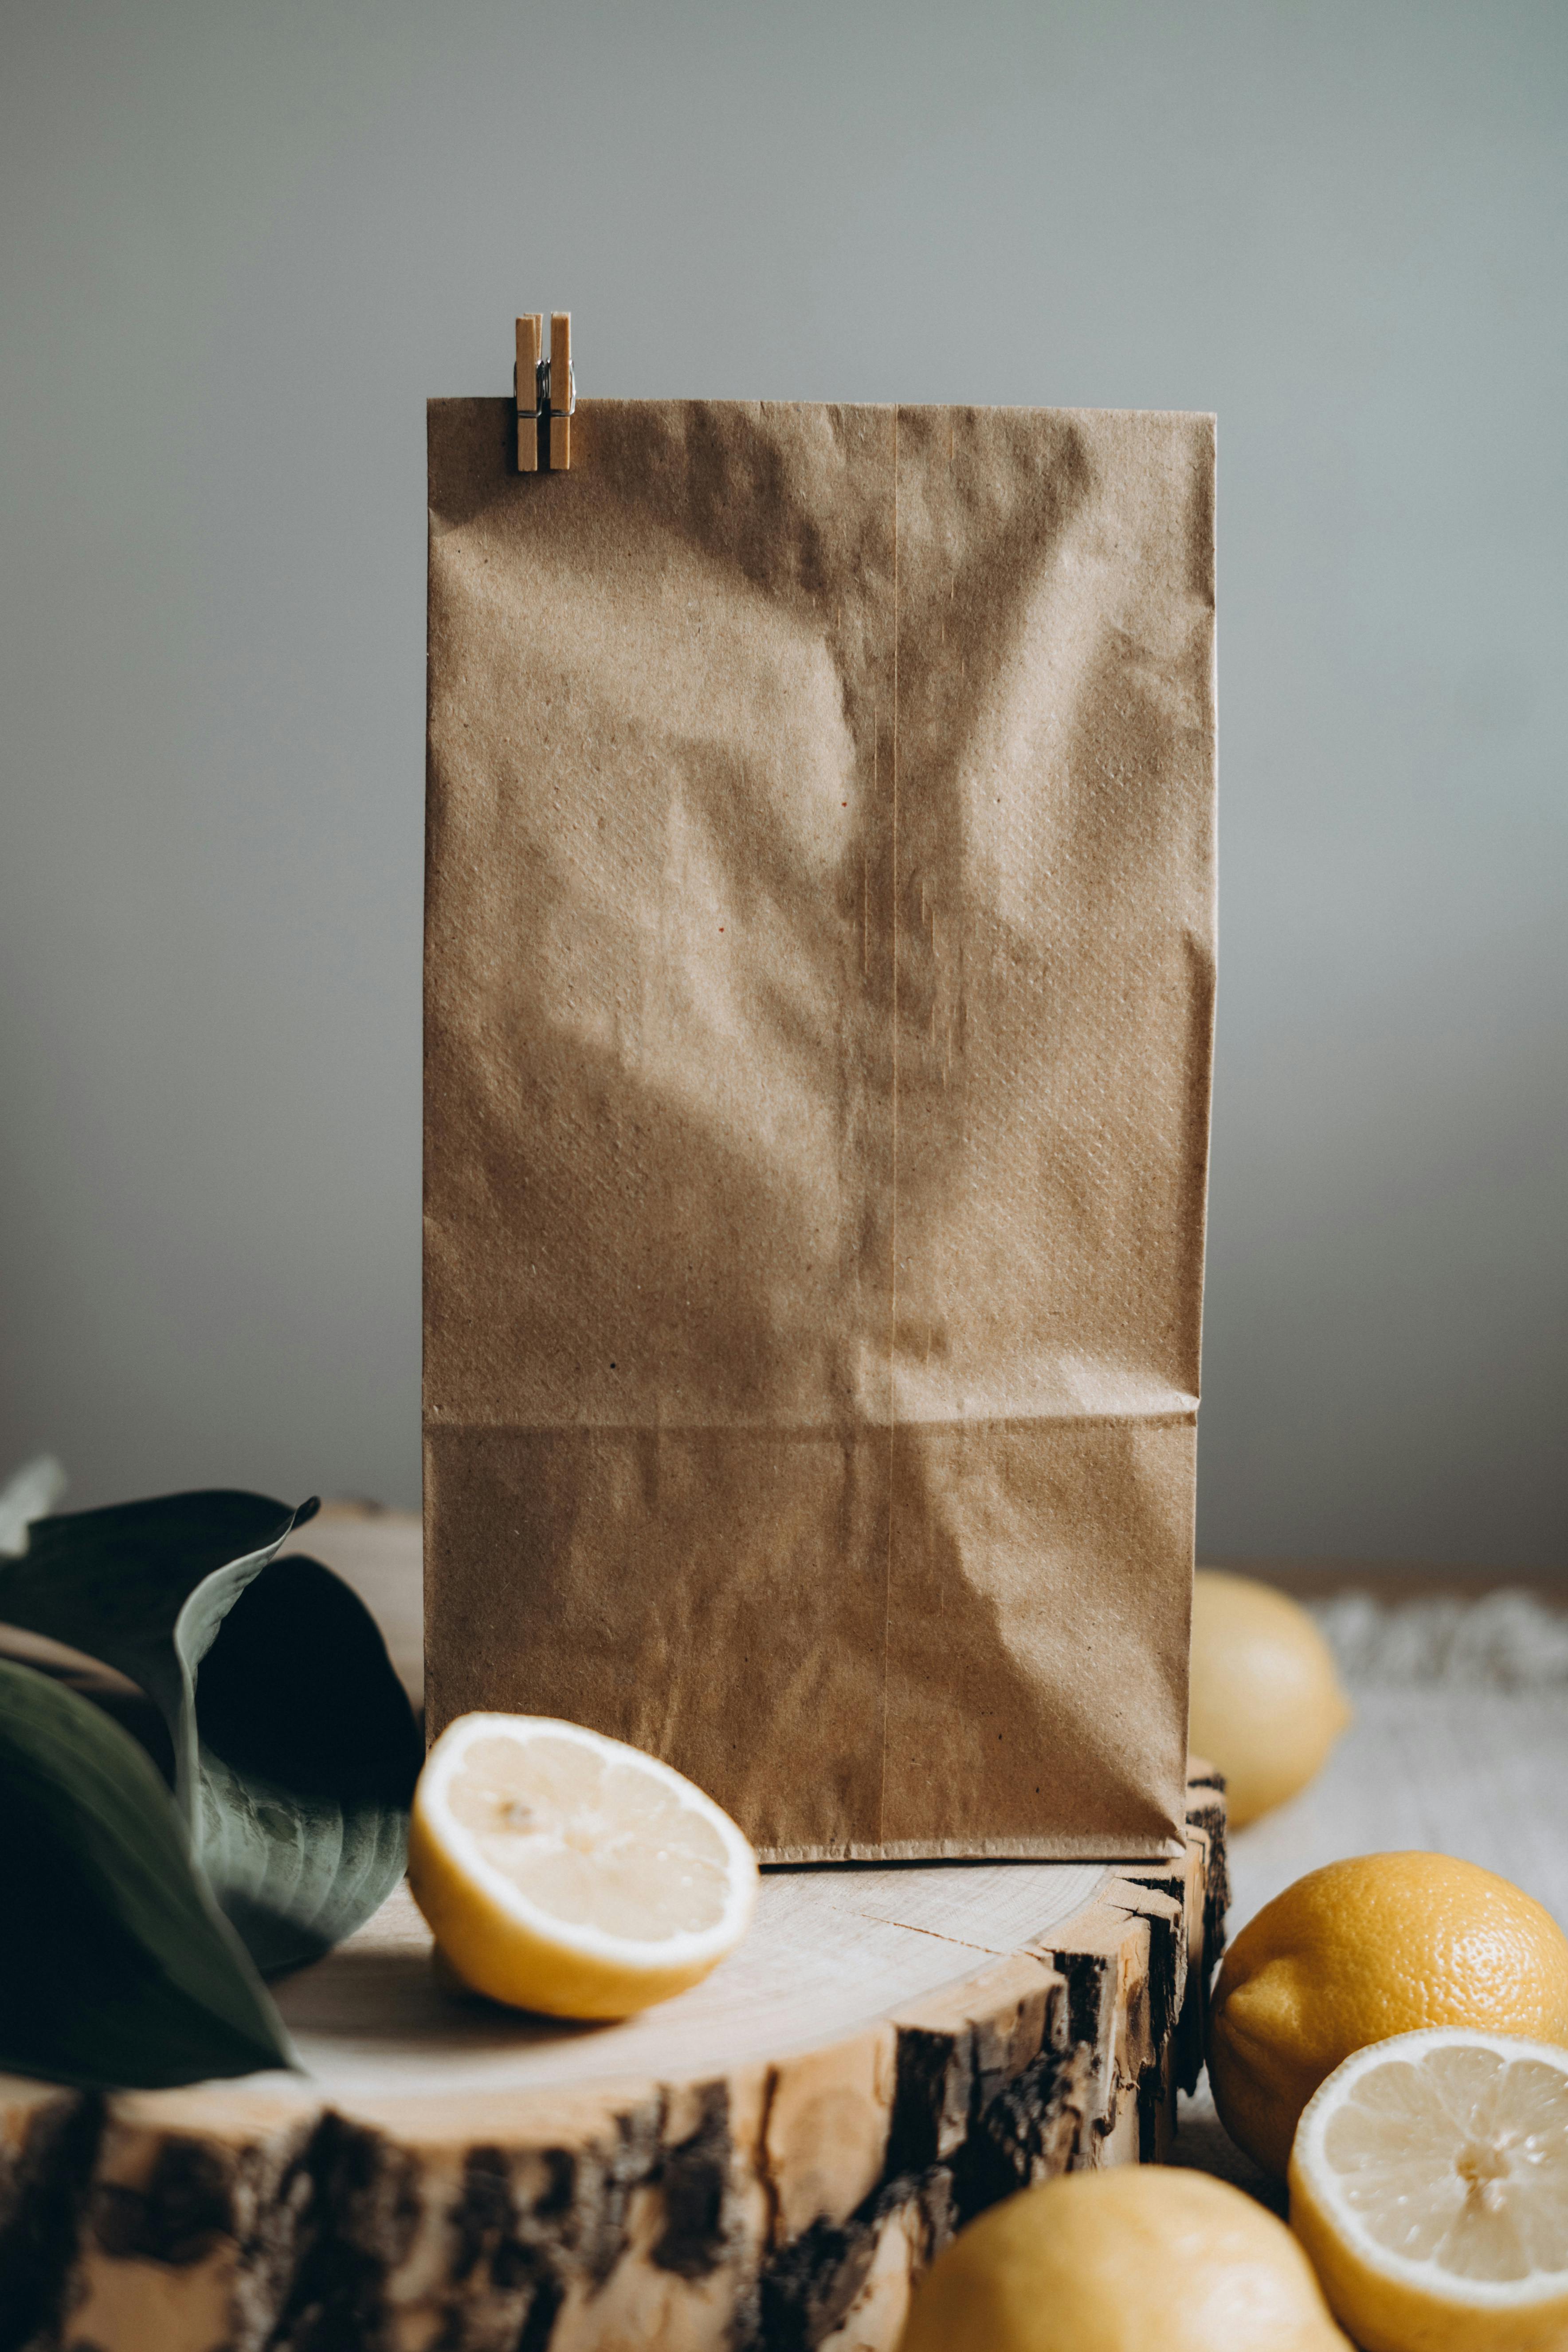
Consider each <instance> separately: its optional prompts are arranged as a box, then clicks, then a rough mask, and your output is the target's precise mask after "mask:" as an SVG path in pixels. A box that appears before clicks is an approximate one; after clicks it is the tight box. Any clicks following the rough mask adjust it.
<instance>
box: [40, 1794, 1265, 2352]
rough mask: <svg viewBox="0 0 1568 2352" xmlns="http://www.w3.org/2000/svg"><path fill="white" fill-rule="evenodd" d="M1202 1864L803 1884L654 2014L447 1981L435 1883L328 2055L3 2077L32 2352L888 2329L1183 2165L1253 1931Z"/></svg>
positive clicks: (374, 1942)
mask: <svg viewBox="0 0 1568 2352" xmlns="http://www.w3.org/2000/svg"><path fill="white" fill-rule="evenodd" d="M1189 1805H1190V1812H1189V1832H1188V1839H1187V1844H1186V1850H1185V1853H1184V1856H1183V1858H1182V1859H1181V1860H1180V1861H1178V1862H1174V1863H1170V1864H1136V1865H1127V1866H1110V1867H1101V1866H1098V1865H1077V1864H1056V1865H1053V1864H1010V1865H1009V1864H995V1865H977V1866H972V1867H967V1868H966V1867H963V1866H953V1867H934V1868H933V1867H927V1866H914V1867H907V1868H904V1869H891V1870H884V1869H853V1868H848V1869H846V1868H839V1869H824V1870H803V1871H781V1872H776V1873H772V1874H769V1875H768V1876H767V1878H766V1879H765V1881H764V1886H763V1900H762V1903H761V1906H760V1908H759V1916H758V1919H757V1923H756V1925H755V1927H753V1929H752V1935H751V1937H749V1939H748V1941H747V1943H746V1944H745V1945H744V1946H743V1947H742V1949H741V1951H740V1952H739V1953H737V1954H736V1955H735V1956H734V1957H733V1958H731V1960H730V1961H729V1962H727V1963H726V1964H725V1966H724V1967H723V1969H721V1970H719V1971H718V1972H717V1973H716V1974H715V1976H714V1977H713V1978H711V1979H709V1981H708V1983H707V1984H706V1985H703V1986H700V1987H697V1988H695V1989H694V1990H692V1991H691V1992H690V1993H688V1994H684V1995H682V1996H681V1997H680V1998H679V2000H674V2001H670V2002H668V2003H666V2004H664V2005H663V2006H662V2007H661V2008H660V2009H658V2010H657V2011H650V2012H648V2013H647V2015H646V2016H645V2017H644V2018H641V2019H638V2020H633V2021H628V2022H627V2023H626V2024H623V2025H616V2026H610V2027H592V2028H588V2027H571V2026H563V2025H562V2024H560V2023H558V2022H554V2021H544V2020H539V2019H531V2018H526V2017H520V2016H517V2015H515V2014H512V2013H510V2012H508V2011H502V2010H500V2009H498V2008H495V2007H494V2006H492V2005H490V2004H489V2003H482V2002H475V2001H454V2000H449V1999H448V1998H447V1996H446V1995H444V1994H443V1993H441V1992H440V1991H439V1990H438V1989H437V1986H436V1984H435V1980H434V1978H433V1975H432V1972H431V1969H430V1962H429V1937H428V1935H427V1934H426V1930H425V1928H424V1926H423V1923H422V1922H421V1921H420V1920H419V1917H418V1915H417V1913H416V1911H415V1910H414V1908H413V1906H412V1905H411V1903H410V1902H409V1901H408V1899H407V1897H406V1895H405V1894H403V1893H401V1892H400V1893H399V1894H398V1895H395V1897H394V1898H393V1899H392V1900H391V1902H389V1903H388V1904H387V1905H386V1906H384V1910H383V1911H382V1912H381V1913H380V1914H379V1915H378V1916H377V1918H376V1919H375V1920H374V1921H372V1922H371V1923H370V1925H369V1926H368V1927H366V1928H364V1929H363V1930H362V1931H361V1932H360V1934H359V1935H358V1936H356V1937H353V1939H351V1941H350V1942H349V1943H347V1944H345V1945H344V1946H342V1948H340V1949H339V1950H338V1951H337V1952H335V1953H332V1954H331V1955H330V1956H329V1957H328V1958H326V1959H325V1960H323V1961H321V1962H320V1963H318V1965H317V1966H316V1967H315V1968H313V1969H307V1970H303V1971H301V1972H300V1974H299V1975H297V1976H296V1977H294V1978H293V1979H289V1980H288V1981H287V1982H285V1983H284V1984H283V1985H282V1986H281V1987H280V1988H279V2003H280V2006H281V2008H282V2009H283V2011H284V2014H285V2016H286V2018H287V2019H288V2021H289V2025H290V2027H291V2029H292V2031H293V2032H294V2033H295V2036H296V2040H297V2043H298V2047H299V2051H300V2057H301V2060H302V2062H303V2064H304V2066H305V2068H306V2070H307V2071H306V2074H304V2075H303V2076H289V2075H286V2074H270V2075H258V2076H253V2077H250V2078H249V2079H248V2080H247V2081H244V2082H239V2083H226V2084H200V2085H197V2086H195V2088H193V2089H190V2090H186V2091H177V2092H161V2093H126V2094H121V2095H116V2096H114V2097H111V2098H110V2099H108V2100H103V2099H100V2098H98V2097H96V2096H91V2095H80V2094H78V2093H74V2092H69V2091H60V2090H53V2089H50V2088H48V2087H47V2086H42V2085H39V2084H26V2083H20V2082H16V2081H13V2080H5V2078H0V2278H4V2279H5V2280H6V2281H7V2282H8V2283H9V2289H10V2300H11V2305H12V2309H13V2312H14V2314H15V2316H14V2318H13V2319H12V2320H11V2321H10V2322H8V2323H0V2345H4V2346H6V2347H9V2346H11V2345H13V2344H14V2345H16V2346H21V2345H25V2344H26V2345H31V2346H36V2347H40V2352H41V2347H55V2346H64V2347H71V2352H89V2347H93V2352H217V2348H218V2347H233V2352H251V2347H254V2352H260V2347H264V2346H265V2347H273V2352H325V2347H329V2346H331V2347H344V2348H345V2352H347V2347H354V2352H358V2347H367V2352H370V2347H377V2348H378V2352H379V2347H386V2352H394V2347H395V2352H405V2347H407V2352H430V2347H437V2346H439V2347H442V2352H491V2347H503V2346H504V2347H526V2352H544V2347H550V2352H621V2347H634V2346H635V2347H661V2352H686V2348H687V2347H692V2352H695V2347H715V2352H717V2347H746V2346H767V2347H784V2352H788V2347H808V2346H810V2347H816V2346H822V2347H831V2352H882V2347H891V2346H892V2345H893V2344H894V2343H895V2341H896V2339H897V2336H898V2334H899V2331H900V2326H901V2325H902V2320H903V2315H904V2313H905V2310H906V2308H907V2305H908V2300H909V2294H910V2286H911V2283H912V2281H913V2280H914V2278H915V2277H917V2276H918V2274H919V2273H920V2271H921V2269H922V2268H923V2266H924V2264H925V2263H927V2262H928V2261H929V2259H930V2257H931V2252H933V2250H934V2249H935V2248H936V2247H937V2246H939V2245H940V2244H942V2242H945V2240H946V2238H947V2237H948V2236H949V2235H950V2234H951V2232H952V2231H953V2230H954V2229H955V2228H956V2227H957V2226H958V2225H959V2224H960V2223H961V2222H962V2221H963V2220H964V2219H965V2218H967V2216H968V2215H969V2214H971V2213H973V2212H974V2211H977V2210H981V2209H982V2208H983V2207H984V2206H985V2205H987V2204H990V2203H992V2202H994V2200H995V2199H996V2198H998V2197H1000V2196H1004V2195H1005V2194H1007V2193H1008V2192H1009V2191H1010V2190H1012V2189H1016V2188H1017V2187H1019V2186H1021V2185H1023V2184H1025V2183H1026V2182H1028V2181H1030V2180H1034V2179H1042V2178H1044V2177H1046V2176H1047V2175H1049V2174H1051V2173H1054V2172H1058V2171H1061V2170H1064V2169H1066V2168H1068V2167H1069V2166H1081V2165H1096V2164H1107V2163H1119V2162H1130V2161H1136V2160H1138V2159H1140V2158H1152V2157H1155V2156H1158V2155H1162V2154H1164V2153H1167V2152H1168V2150H1169V2146H1170V2138H1171V2132H1172V2129H1173V2117H1174V2108H1175V2096H1176V2090H1177V2086H1178V2084H1185V2085H1186V2086H1187V2087H1189V2088H1190V2087H1191V2085H1192V2084H1193V2083H1194V2082H1195V2080H1196V2077H1197V2073H1198V2069H1199V2066H1200V2064H1201V2060H1202V2048H1203V2036H1204V2025H1205V1998H1206V1990H1207V1984H1208V1979H1209V1974H1210V1969H1211V1967H1212V1963H1213V1961H1214V1959H1215V1956H1216V1954H1217V1951H1218V1948H1219V1944H1220V1941H1221V1938H1222V1936H1223V1921H1224V1909H1225V1876H1224V1859H1223V1852H1224V1801H1223V1798H1222V1797H1221V1795H1220V1793H1219V1791H1218V1790H1217V1789H1216V1788H1215V1786H1214V1785H1213V1783H1212V1780H1211V1779H1210V1778H1209V1777H1208V1776H1206V1775H1205V1773H1204V1771H1203V1770H1202V1769H1201V1768H1200V1769H1196V1770H1195V1772H1194V1780H1193V1782H1192V1785H1191V1788H1190V1790H1189Z"/></svg>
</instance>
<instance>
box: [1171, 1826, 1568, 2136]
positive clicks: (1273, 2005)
mask: <svg viewBox="0 0 1568 2352" xmlns="http://www.w3.org/2000/svg"><path fill="white" fill-rule="evenodd" d="M1426 2025H1468V2026H1473V2027H1475V2028H1477V2029H1478V2030H1479V2031H1480V2032H1491V2033H1510V2034H1522V2035H1524V2036H1525V2037H1526V2038H1528V2039H1530V2040H1533V2041H1538V2042H1568V1937H1564V1935H1563V1930H1562V1929H1561V1927H1558V1925H1557V1923H1556V1921H1555V1920H1554V1919H1553V1918H1552V1915H1551V1913H1550V1912H1548V1911H1544V1910H1542V1906H1541V1905H1540V1904H1539V1903H1536V1902H1534V1901H1532V1899H1531V1896H1530V1895H1524V1894H1521V1891H1520V1889H1519V1888H1518V1887H1517V1886H1512V1885H1510V1884H1509V1882H1508V1880H1507V1879H1506V1878H1497V1877H1494V1876H1493V1874H1492V1873H1491V1872H1490V1871H1489V1870H1481V1869H1479V1867H1478V1866H1477V1864H1475V1863H1473V1862H1455V1861H1454V1860H1453V1859H1452V1858H1451V1857H1450V1856H1449V1855H1447V1854H1443V1853H1367V1854H1362V1855H1360V1856H1359V1857H1358V1858H1357V1859H1356V1860H1354V1861H1352V1862H1331V1863H1330V1864H1328V1865H1327V1866H1326V1868H1324V1869H1322V1870H1311V1871H1309V1872H1308V1874H1307V1875H1306V1877H1305V1878H1299V1879H1298V1880H1297V1881H1296V1883H1295V1885H1293V1886H1288V1887H1287V1888H1286V1889H1285V1892H1284V1894H1283V1895H1276V1896H1275V1898H1274V1900H1273V1902H1272V1903H1268V1904H1265V1906H1264V1907H1263V1909H1262V1910H1261V1911H1259V1912H1258V1916H1257V1917H1256V1918H1255V1919H1252V1920H1250V1921H1249V1922H1248V1924H1247V1926H1246V1927H1244V1928H1243V1929H1242V1931H1241V1933H1240V1935H1239V1936H1238V1937H1237V1939H1236V1941H1235V1943H1234V1944H1232V1946H1231V1947H1230V1949H1229V1950H1228V1951H1227V1952H1226V1956H1225V1961H1224V1964H1223V1966H1222V1967H1221V1969H1220V1972H1219V1980H1218V1982H1217V1983H1216V1985H1215V1995H1214V2007H1213V2010H1212V2011H1211V2022H1210V2026H1209V2081H1210V2083H1211V2084H1213V2087H1214V2096H1215V2106H1216V2107H1217V2108H1218V2109H1219V2115H1220V2120H1221V2122H1222V2123H1223V2124H1224V2126H1225V2127H1226V2131H1227V2132H1229V2134H1230V2136H1231V2137H1232V2139H1234V2140H1235V2141H1236V2142H1237V2144H1238V2146H1240V2147H1244V2148H1245V2149H1246V2150H1247V2154H1248V2155H1249V2156H1251V2157H1253V2158H1256V2160H1257V2161H1258V2163H1259V2164H1261V2165H1265V2166H1267V2168H1268V2170H1269V2171H1270V2172H1277V2173H1283V2172H1284V2170H1285V2168H1286V2166H1287V2165H1288V2163H1289V2158H1290V2143H1291V2141H1292V2139H1293V2138H1294V2137H1295V2133H1296V2126H1297V2123H1298V2122H1299V2120H1300V2115H1301V2110H1302V2108H1303V2107H1304V2106H1305V2105H1306V2104H1307V2102H1308V2100H1309V2099H1310V2097H1311V2095H1312V2094H1313V2092H1314V2091H1315V2090H1316V2089H1317V2087H1318V2085H1319V2084H1320V2083H1322V2082H1324V2081H1326V2080H1327V2078H1328V2076H1329V2075H1331V2074H1332V2073H1333V2071H1334V2069H1335V2067H1336V2066H1338V2065H1341V2064H1342V2063H1343V2061H1344V2060H1345V2059H1347V2058H1348V2057H1350V2056H1351V2054H1352V2052H1354V2051H1357V2050H1363V2049H1365V2047H1366V2046H1367V2044H1368V2043H1369V2042H1383V2041H1386V2040H1387V2039H1388V2037H1389V2036H1390V2035H1391V2034H1395V2033H1414V2032H1416V2030H1417V2029H1418V2028H1419V2027H1422V2026H1426Z"/></svg>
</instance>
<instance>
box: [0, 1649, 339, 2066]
mask: <svg viewBox="0 0 1568 2352" xmlns="http://www.w3.org/2000/svg"><path fill="white" fill-rule="evenodd" d="M0 1873H3V1874H4V1883H5V1902H4V1905H3V1906H0V2067H6V2068H8V2069H10V2070H11V2071H13V2072H15V2073H17V2074H42V2075H45V2076H47V2077H48V2078H49V2079H50V2080H51V2081H54V2082H60V2083H81V2084H97V2085H100V2086H101V2087H106V2088H107V2087H110V2086H116V2085H121V2086H124V2087H127V2088H132V2089H160V2088H163V2087H165V2086H167V2085H169V2084H176V2083H195V2082H200V2081H202V2080H204V2079H205V2077H206V2076H208V2075H212V2074H254V2073H256V2072H257V2070H258V2068H261V2067H268V2066H292V2065H294V2064H296V2063H298V2062H297V2061H296V2059H295V2057H294V2053H293V2051H292V2050H291V2048H290V2047H289V2037H288V2034H287V2033H286V2032H285V2031H284V2028H283V2024H282V2021H281V2020H280V2019H279V2015H278V2012H277V2011H276V2010H275V2009H274V2008H273V2006H272V2003H271V2001H270V2000H268V1995H267V1991H266V1989H265V1987H264V1986H263V1985H262V1983H261V1982H260V1979H258V1976H257V1975H256V1972H255V1970H254V1969H253V1968H252V1967H251V1965H250V1962H249V1960H248V1959H247V1957H246V1954H245V1950H244V1948H243V1947H242V1945H241V1944H240V1941H239V1939H238V1937H237V1936H236V1934H235V1932H234V1930H233V1928H232V1927H230V1926H229V1925H228V1922H227V1921H226V1919H225V1918H224V1917H223V1916H222V1915H221V1913H220V1912H218V1911H217V1910H216V1907H215V1906H214V1904H213V1901H212V1898H211V1896H210V1895H209V1894H208V1892H207V1889H206V1885H205V1880H204V1878H203V1875H202V1874H201V1872H200V1871H199V1870H198V1869H197V1868H196V1866H195V1864H194V1862H193V1861H192V1858H191V1852H190V1844H189V1841H188V1838H187V1836H186V1833H185V1828H184V1822H182V1821H181V1819H180V1817H179V1814H178V1813H177V1811H175V1809H174V1804H173V1802H172V1801H171V1800H170V1796H169V1792H168V1790H167V1789H166V1788H165V1786H164V1784H163V1780H161V1778H160V1777H159V1774H158V1772H157V1770H156V1769H155V1768H154V1767H153V1764H152V1763H151V1762H150V1760H149V1759H148V1758H147V1757H146V1756H145V1755H144V1754H143V1752H142V1749H141V1748H139V1747H138V1746H137V1744H136V1742H135V1741H134V1740H133V1739H132V1738H131V1736H130V1734H129V1733H128V1732H125V1731H122V1730H121V1728H120V1727H119V1725H118V1724H116V1723H111V1722H110V1719H109V1717H107V1716H106V1715H104V1714H102V1713H101V1712H100V1710H99V1709H98V1708H97V1707H95V1706H93V1705H92V1704H91V1702H90V1701H89V1700H88V1699H85V1698H82V1697H80V1696H78V1694H77V1693H76V1692H75V1691H71V1690H68V1689H66V1688H65V1687H64V1685H61V1684H59V1683H58V1682H54V1681H51V1680H50V1678H49V1677H48V1676H47V1675H43V1674H38V1673H36V1672H35V1671H34V1670H33V1668H32V1667H30V1666H24V1665H18V1664H14V1663H13V1662H12V1661H10V1660H9V1659H4V1660H0Z"/></svg>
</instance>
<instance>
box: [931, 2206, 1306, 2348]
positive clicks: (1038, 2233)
mask: <svg viewBox="0 0 1568 2352" xmlns="http://www.w3.org/2000/svg"><path fill="white" fill-rule="evenodd" d="M1154 2347H1158V2352H1348V2346H1347V2339H1346V2337H1344V2336H1342V2335H1341V2333H1340V2331H1339V2329H1338V2328H1337V2327H1336V2326H1335V2325H1334V2322H1333V2320H1332V2318H1331V2316H1330V2314H1329V2307H1328V2305H1327V2304H1326V2303H1325V2302H1324V2300H1323V2296H1322V2293H1321V2289H1320V2287H1319V2285H1318V2282H1317V2279H1316V2277H1315V2276H1314V2274H1313V2272H1312V2266H1311V2264H1310V2263H1309V2262H1308V2260H1307V2257H1306V2255H1305V2254H1304V2253H1303V2252H1302V2251H1301V2248H1300V2245H1299V2244H1298V2242H1297V2241H1296V2240H1295V2239H1294V2238H1293V2237H1292V2236H1291V2234H1290V2232H1289V2230H1288V2229H1287V2228H1286V2227H1285V2224H1284V2222H1283V2221H1277V2220H1276V2219H1275V2217H1274V2215H1273V2214H1272V2213H1268V2212H1266V2211H1265V2210H1264V2209H1263V2207H1262V2206H1261V2205H1258V2204H1255V2203H1254V2202H1253V2200H1252V2199H1251V2198H1250V2197H1247V2196H1244V2195H1243V2194H1242V2191H1241V2190H1240V2189H1232V2188H1230V2187H1229V2186H1228V2185H1227V2184H1226V2182H1225V2181H1223V2180H1213V2179H1210V2178H1209V2176H1208V2175H1207V2174H1206V2173H1202V2172H1177V2171H1173V2170H1168V2169H1166V2168H1163V2167H1162V2166H1157V2165H1124V2166H1117V2167H1116V2168H1114V2169H1112V2170H1110V2171H1108V2172H1068V2173H1064V2174H1062V2175H1061V2177H1060V2178H1059V2179H1056V2180H1045V2181H1042V2182H1041V2183H1040V2185H1039V2187H1038V2188H1037V2189H1024V2190H1023V2191H1022V2193H1021V2194H1020V2195H1018V2196H1016V2197H1009V2198H1007V2199H1006V2200H1005V2202H1004V2203H1003V2204H1000V2205H994V2206H993V2207H992V2208H991V2210H990V2211H989V2212H988V2213H983V2214H982V2215H981V2216H980V2219H979V2220H978V2221H972V2222H971V2223H970V2225H969V2227H968V2229H967V2230H965V2231H963V2232H962V2233H961V2234H960V2235H959V2236H958V2237H957V2238H956V2239H955V2240H954V2241H953V2242H952V2245H951V2246H949V2247H947V2248H946V2249H945V2250H944V2251H943V2252H942V2253H940V2254H939V2255H938V2256H937V2258H936V2261H935V2262H934V2263H932V2264H931V2269H930V2270H929V2271H928V2272H927V2273H926V2275H925V2278H924V2279H923V2280H922V2281H921V2285H920V2286H919V2288H918V2289H917V2290H916V2294H915V2299H914V2303H913V2305H912V2307H911V2309H910V2317H909V2324H908V2326H906V2328H905V2330H904V2334H903V2337H902V2340H901V2343H900V2352H1154Z"/></svg>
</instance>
